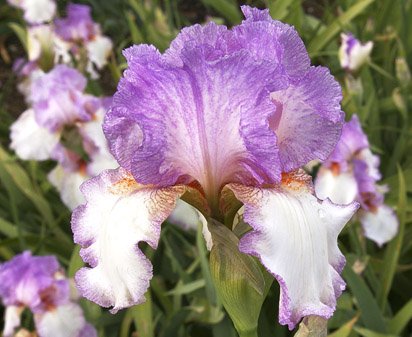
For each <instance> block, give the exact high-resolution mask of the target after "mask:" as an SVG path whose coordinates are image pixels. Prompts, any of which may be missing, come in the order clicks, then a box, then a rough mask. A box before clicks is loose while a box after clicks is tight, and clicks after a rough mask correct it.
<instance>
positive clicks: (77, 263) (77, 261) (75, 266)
mask: <svg viewBox="0 0 412 337" xmlns="http://www.w3.org/2000/svg"><path fill="white" fill-rule="evenodd" d="M80 248H81V247H80V246H79V245H76V247H74V249H73V253H72V256H71V258H70V263H69V268H68V269H67V275H68V276H69V277H74V275H75V274H76V272H77V271H78V270H79V269H80V268H81V267H83V266H84V262H83V260H82V258H81V257H80V255H79V253H80Z"/></svg>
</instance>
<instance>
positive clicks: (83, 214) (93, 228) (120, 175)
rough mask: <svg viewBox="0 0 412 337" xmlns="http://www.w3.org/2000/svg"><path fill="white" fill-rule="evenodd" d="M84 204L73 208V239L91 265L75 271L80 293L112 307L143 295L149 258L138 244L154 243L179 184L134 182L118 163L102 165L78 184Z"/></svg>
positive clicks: (149, 270) (181, 188)
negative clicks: (111, 167) (106, 167)
mask: <svg viewBox="0 0 412 337" xmlns="http://www.w3.org/2000/svg"><path fill="white" fill-rule="evenodd" d="M81 190H82V192H83V194H84V195H85V197H86V200H87V204H86V205H83V206H80V207H79V208H77V209H76V210H75V212H74V213H73V218H72V230H73V233H74V241H75V242H76V243H78V244H80V245H81V246H82V249H81V252H80V254H81V256H82V258H83V260H84V261H85V262H87V263H88V264H89V265H90V266H91V268H82V269H81V270H80V271H79V272H78V273H77V275H76V282H77V285H78V288H79V290H80V293H81V294H82V295H83V296H84V297H86V298H88V299H90V300H92V301H94V302H96V303H98V304H99V305H101V306H103V307H111V306H113V309H112V312H113V313H114V312H116V311H117V310H119V309H122V308H125V307H128V306H131V305H135V304H139V303H142V302H144V301H145V298H144V294H145V292H146V290H147V288H148V287H149V282H150V279H151V278H152V275H153V272H152V264H151V263H150V261H149V260H148V259H147V258H146V256H145V255H144V254H143V252H142V251H141V250H140V249H139V247H138V243H139V242H142V241H145V242H147V243H148V244H149V245H150V246H151V247H152V248H156V247H157V244H158V240H159V237H160V227H161V224H162V222H163V221H164V220H165V219H166V218H167V217H168V216H169V215H170V213H171V212H172V211H173V209H174V208H175V205H176V200H177V199H178V198H179V197H180V196H181V195H182V194H183V193H184V191H185V187H184V186H174V187H169V188H160V189H159V188H154V187H151V186H144V185H139V184H138V183H136V181H135V180H134V179H133V178H132V176H131V175H129V174H128V173H127V172H125V171H124V170H123V169H121V168H119V169H118V170H107V171H104V172H103V173H101V174H100V175H99V176H97V177H95V178H93V179H91V180H89V181H88V182H86V183H85V184H83V185H82V187H81Z"/></svg>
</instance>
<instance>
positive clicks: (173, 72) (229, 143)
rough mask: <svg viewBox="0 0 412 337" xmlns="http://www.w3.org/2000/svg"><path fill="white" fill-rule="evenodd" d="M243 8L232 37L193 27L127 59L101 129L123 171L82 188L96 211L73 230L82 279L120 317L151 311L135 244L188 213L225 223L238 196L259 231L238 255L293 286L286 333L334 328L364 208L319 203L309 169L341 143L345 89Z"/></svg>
mask: <svg viewBox="0 0 412 337" xmlns="http://www.w3.org/2000/svg"><path fill="white" fill-rule="evenodd" d="M242 10H243V13H244V14H245V17H246V19H245V20H244V21H243V22H242V24H240V25H238V26H235V27H233V28H232V29H231V30H229V29H228V28H227V27H226V26H222V25H216V24H214V23H208V24H206V25H205V26H200V25H194V26H192V27H188V28H185V29H183V30H182V31H181V33H180V34H179V35H178V36H177V37H176V39H175V40H173V41H172V43H171V46H170V48H169V49H168V50H166V52H165V53H164V54H161V53H160V52H159V51H158V50H157V49H156V48H155V47H153V46H148V45H138V46H133V47H131V48H128V49H127V50H125V51H124V55H125V57H126V59H127V62H128V68H127V70H126V71H125V72H124V75H123V78H122V79H121V81H120V83H119V86H118V89H117V92H116V94H115V95H114V98H113V105H112V108H111V110H110V111H109V112H108V114H107V115H106V118H105V122H104V126H103V129H104V132H105V135H106V138H107V139H108V142H109V145H110V149H111V152H112V154H113V155H114V157H115V158H116V160H117V161H118V163H119V165H120V168H119V169H117V170H111V171H106V172H103V173H102V174H101V175H100V176H97V177H95V178H93V179H91V180H90V181H88V182H86V183H85V184H83V186H82V191H83V193H84V195H85V197H86V200H87V203H86V204H85V205H82V206H80V207H79V208H77V209H76V210H75V212H74V213H73V219H72V229H73V232H74V239H75V242H76V243H79V244H80V245H81V246H82V247H83V248H82V250H81V255H82V257H83V259H84V261H85V262H87V263H88V264H89V265H90V267H91V268H82V269H81V270H80V271H79V272H78V273H77V275H76V280H77V284H78V287H79V289H80V291H81V293H82V294H83V296H85V297H87V298H89V299H91V300H93V301H95V302H96V303H98V304H100V305H102V306H105V307H113V309H112V312H116V311H117V310H119V309H121V308H125V307H128V306H131V305H134V304H139V303H142V302H144V293H145V292H146V290H147V288H148V287H149V282H150V279H151V278H152V275H153V272H152V265H151V263H150V261H149V260H148V259H147V258H146V257H145V256H144V254H143V253H142V252H141V251H140V249H139V248H138V246H137V243H138V242H140V241H145V242H147V243H148V244H149V245H150V246H152V247H153V248H156V247H157V244H158V240H159V235H160V229H161V223H162V222H163V221H164V220H165V219H166V218H167V217H168V216H169V215H170V213H171V212H172V211H173V209H174V208H175V205H176V201H177V200H178V199H179V198H180V197H182V196H184V197H186V198H185V200H190V201H192V205H193V206H195V207H196V208H197V209H198V210H199V211H200V212H201V213H202V216H204V217H205V218H206V219H210V218H215V219H222V218H224V217H225V214H226V212H228V211H229V212H232V211H233V210H228V208H230V205H231V203H230V202H229V203H228V202H227V201H228V200H227V199H226V196H227V195H228V193H226V192H227V191H232V192H233V193H231V195H234V196H233V198H236V199H237V200H238V201H240V202H241V203H242V204H243V205H244V212H243V216H242V217H243V219H244V221H246V222H247V223H248V224H249V225H250V226H251V227H252V229H253V230H251V231H250V232H249V233H247V234H246V235H245V236H243V237H242V238H241V239H240V244H239V249H240V251H242V252H243V253H245V254H250V255H254V256H256V257H258V258H259V259H260V261H261V262H262V264H263V265H264V266H265V267H266V268H267V270H268V271H269V272H270V273H271V274H272V275H273V277H274V278H276V279H277V280H278V282H279V283H280V285H281V295H280V297H281V300H280V314H279V320H280V322H281V323H282V324H287V325H288V326H289V328H291V329H292V328H293V327H294V326H295V325H296V324H297V323H298V322H299V320H300V319H301V318H302V317H304V316H308V315H319V316H322V317H326V318H329V317H330V316H331V315H332V313H333V311H334V309H335V306H336V298H337V297H338V296H339V295H340V294H341V292H342V290H343V289H344V287H345V284H344V281H343V280H342V278H341V277H340V275H339V274H340V272H341V271H342V268H343V265H344V262H345V259H344V257H343V255H342V254H341V253H340V251H339V249H338V246H337V236H338V234H339V232H340V231H341V229H342V228H343V226H344V225H345V223H346V222H347V221H348V220H349V219H350V217H351V216H352V215H353V213H354V212H355V211H356V209H357V207H358V206H357V204H356V203H352V204H350V205H347V206H337V205H334V204H332V203H331V202H330V201H329V200H327V201H324V202H321V201H320V200H318V199H317V198H316V197H315V196H314V194H313V186H312V184H311V179H310V177H308V176H307V175H306V174H305V173H303V172H302V171H301V170H299V168H300V167H301V166H303V165H305V164H306V163H307V162H309V161H310V160H313V159H319V160H325V159H326V158H328V156H329V155H330V153H331V152H332V150H333V149H334V147H335V145H336V143H337V141H338V139H339V137H340V134H341V129H342V125H343V122H344V114H343V112H342V111H341V108H340V100H341V89H340V86H339V84H338V83H337V82H336V81H335V80H334V78H333V76H331V74H330V72H329V70H328V69H326V68H324V67H314V66H311V65H310V60H309V56H308V53H307V51H306V49H305V46H304V44H303V42H302V40H301V39H300V38H299V36H298V34H297V32H296V31H295V29H294V28H293V27H291V26H288V25H286V24H283V23H281V22H278V21H274V20H272V19H271V17H270V15H269V12H268V10H263V11H261V10H258V9H254V8H250V7H247V6H244V7H242ZM233 204H237V203H233ZM228 205H229V206H228ZM234 211H235V212H236V209H235V210H234ZM209 226H213V225H212V224H210V223H209ZM212 244H213V243H212ZM212 249H213V248H212Z"/></svg>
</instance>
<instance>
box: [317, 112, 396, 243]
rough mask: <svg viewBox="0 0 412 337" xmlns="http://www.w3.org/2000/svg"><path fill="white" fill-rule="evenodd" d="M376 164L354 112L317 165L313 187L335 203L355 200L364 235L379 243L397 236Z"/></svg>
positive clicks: (393, 218) (391, 212)
mask: <svg viewBox="0 0 412 337" xmlns="http://www.w3.org/2000/svg"><path fill="white" fill-rule="evenodd" d="M379 163H380V160H379V157H378V156H376V155H374V154H372V152H371V150H370V148H369V142H368V138H367V136H366V135H365V133H364V132H363V130H362V127H361V125H360V122H359V119H358V117H357V116H356V115H354V116H353V117H352V119H351V120H350V121H349V122H347V123H346V124H345V125H344V126H343V131H342V137H341V139H340V140H339V142H338V144H337V145H336V148H335V150H334V151H333V152H332V154H331V155H330V156H329V158H328V159H327V160H326V161H325V162H324V163H323V165H322V167H321V168H320V170H319V172H318V174H317V177H316V181H315V188H316V195H317V196H318V197H319V198H321V199H326V198H330V200H332V201H333V202H335V203H338V204H349V203H351V202H353V201H354V200H357V201H358V202H359V203H360V205H361V209H360V210H359V212H358V215H359V219H360V221H361V223H362V226H363V230H364V233H365V236H366V237H367V238H369V239H371V240H373V241H375V242H376V243H377V244H378V245H379V246H382V245H383V244H384V243H386V242H388V241H390V240H391V239H393V237H394V236H395V235H396V233H397V231H398V219H397V217H396V215H395V212H394V211H393V209H392V208H390V207H389V206H386V205H385V204H384V193H385V192H387V187H386V186H380V185H378V184H377V182H378V181H379V180H380V179H381V174H380V172H379Z"/></svg>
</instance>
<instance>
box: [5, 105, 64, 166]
mask: <svg viewBox="0 0 412 337" xmlns="http://www.w3.org/2000/svg"><path fill="white" fill-rule="evenodd" d="M10 129H11V134H10V138H11V144H10V148H11V149H12V150H14V151H15V152H16V154H17V155H18V156H19V158H21V159H23V160H46V159H49V158H50V155H51V153H52V151H53V149H54V148H55V147H56V145H57V143H58V142H59V139H60V134H59V133H51V132H50V131H49V130H47V129H46V128H43V127H41V126H40V125H39V124H37V122H36V120H35V117H34V110H33V109H28V110H26V111H25V112H23V113H22V114H21V115H20V117H19V118H18V119H17V120H16V121H15V122H14V123H13V124H12V126H11V128H10Z"/></svg>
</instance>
